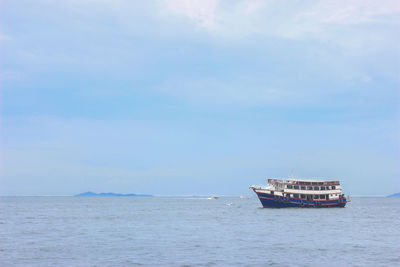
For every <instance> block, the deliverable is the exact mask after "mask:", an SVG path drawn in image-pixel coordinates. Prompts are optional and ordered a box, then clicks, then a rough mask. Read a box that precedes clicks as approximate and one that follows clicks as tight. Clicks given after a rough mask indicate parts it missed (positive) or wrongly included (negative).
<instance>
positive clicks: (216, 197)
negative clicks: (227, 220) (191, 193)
mask: <svg viewBox="0 0 400 267" xmlns="http://www.w3.org/2000/svg"><path fill="white" fill-rule="evenodd" d="M218 198H219V196H212V197H209V198H208V199H218Z"/></svg>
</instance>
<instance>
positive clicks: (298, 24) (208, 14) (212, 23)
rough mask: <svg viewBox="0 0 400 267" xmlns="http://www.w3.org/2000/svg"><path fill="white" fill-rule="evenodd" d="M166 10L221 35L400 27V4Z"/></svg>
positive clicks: (169, 0)
mask: <svg viewBox="0 0 400 267" xmlns="http://www.w3.org/2000/svg"><path fill="white" fill-rule="evenodd" d="M164 3H165V6H166V10H168V11H169V12H170V13H171V14H173V15H177V16H183V17H186V18H188V19H189V20H191V21H193V22H194V23H195V24H197V25H198V26H199V27H201V28H204V29H206V30H208V31H211V32H214V33H216V34H218V35H225V36H243V35H247V34H252V33H261V34H268V35H277V36H283V37H288V38H299V37H302V36H303V35H306V34H309V33H314V34H316V33H318V34H319V33H321V32H322V31H324V30H325V29H326V27H327V26H330V25H353V24H362V23H373V22H379V21H382V20H384V19H385V17H393V18H395V20H396V22H397V23H398V22H399V21H398V18H399V15H400V4H399V2H398V1H391V0H387V1H374V0H363V1H361V0H351V1H305V2H304V1H303V2H301V3H296V2H293V1H259V0H243V1H235V2H233V1H221V0H207V1H185V0H165V1H164Z"/></svg>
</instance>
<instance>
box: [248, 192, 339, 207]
mask: <svg viewBox="0 0 400 267" xmlns="http://www.w3.org/2000/svg"><path fill="white" fill-rule="evenodd" d="M254 192H255V193H256V194H257V196H258V198H259V199H260V201H261V204H262V205H263V207H264V208H334V207H341V208H343V207H344V206H346V203H347V201H346V198H344V199H335V200H312V201H310V200H305V199H299V198H291V197H281V196H276V195H272V194H266V193H260V192H256V191H254Z"/></svg>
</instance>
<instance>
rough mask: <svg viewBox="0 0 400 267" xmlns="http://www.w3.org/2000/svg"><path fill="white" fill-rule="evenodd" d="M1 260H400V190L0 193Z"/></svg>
mask: <svg viewBox="0 0 400 267" xmlns="http://www.w3.org/2000/svg"><path fill="white" fill-rule="evenodd" d="M0 200H1V201H0V265H1V266H138V265H145V266H185V265H186V266H400V199H388V198H353V199H352V202H351V203H349V204H348V206H347V207H346V208H332V209H296V208H290V209H262V208H260V206H261V205H260V203H259V201H258V199H256V198H251V199H239V198H220V199H217V200H208V199H201V198H197V199H196V198H183V197H182V198H172V197H170V198H166V197H165V198H164V197H154V198H135V197H113V198H101V197H90V198H85V197H82V198H78V197H2V198H0Z"/></svg>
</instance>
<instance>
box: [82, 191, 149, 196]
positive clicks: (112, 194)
mask: <svg viewBox="0 0 400 267" xmlns="http://www.w3.org/2000/svg"><path fill="white" fill-rule="evenodd" d="M152 196H153V195H144V194H118V193H111V192H110V193H93V192H85V193H80V194H77V195H75V197H152Z"/></svg>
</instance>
